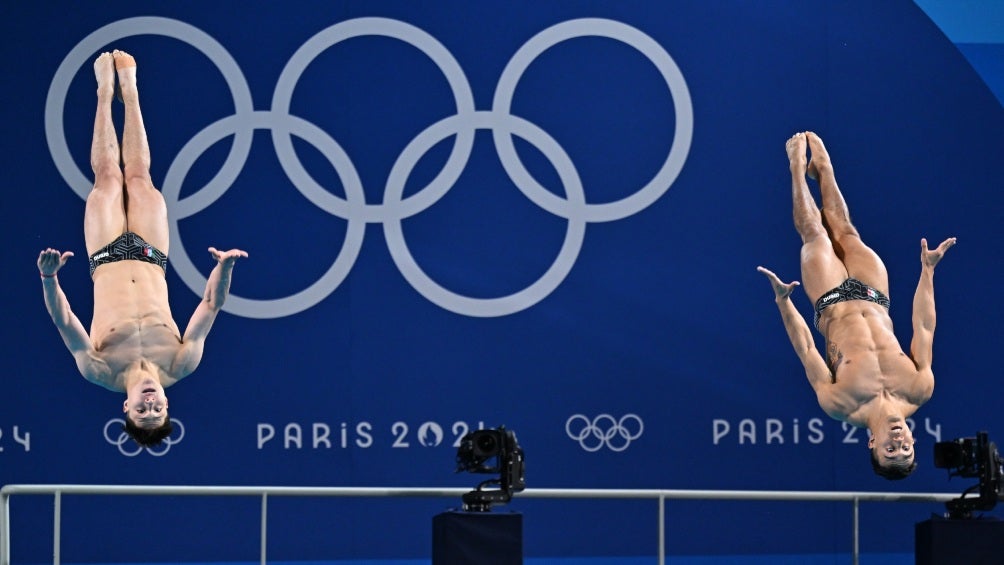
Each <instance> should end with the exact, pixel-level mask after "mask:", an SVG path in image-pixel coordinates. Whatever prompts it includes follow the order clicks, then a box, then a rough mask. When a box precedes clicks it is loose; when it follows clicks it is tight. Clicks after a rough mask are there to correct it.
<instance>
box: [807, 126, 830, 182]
mask: <svg viewBox="0 0 1004 565" xmlns="http://www.w3.org/2000/svg"><path fill="white" fill-rule="evenodd" d="M805 137H806V139H807V140H808V142H809V152H810V153H811V154H812V158H811V160H810V161H809V168H808V174H809V178H811V179H814V180H815V179H819V171H820V170H821V169H824V168H830V167H831V166H832V165H831V163H830V154H829V153H827V152H826V147H825V146H824V145H823V140H822V139H820V138H819V136H818V135H816V134H815V133H813V132H811V131H808V132H805Z"/></svg>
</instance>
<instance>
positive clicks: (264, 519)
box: [261, 492, 268, 565]
mask: <svg viewBox="0 0 1004 565" xmlns="http://www.w3.org/2000/svg"><path fill="white" fill-rule="evenodd" d="M267 540H268V493H267V492H263V493H261V565H265V547H266V542H267Z"/></svg>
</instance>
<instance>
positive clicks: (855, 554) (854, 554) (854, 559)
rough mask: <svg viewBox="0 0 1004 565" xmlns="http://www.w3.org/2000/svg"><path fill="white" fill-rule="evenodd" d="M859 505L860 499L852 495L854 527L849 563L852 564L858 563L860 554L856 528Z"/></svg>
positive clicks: (857, 525)
mask: <svg viewBox="0 0 1004 565" xmlns="http://www.w3.org/2000/svg"><path fill="white" fill-rule="evenodd" d="M859 506H860V499H859V498H858V497H856V496H855V497H854V518H853V520H852V523H853V526H852V527H853V528H854V535H853V540H854V541H853V544H852V545H853V547H852V549H851V563H853V564H854V565H858V562H859V560H860V555H861V548H860V546H859V545H858V542H859V529H858V527H859V525H860V523H859V518H858V507H859Z"/></svg>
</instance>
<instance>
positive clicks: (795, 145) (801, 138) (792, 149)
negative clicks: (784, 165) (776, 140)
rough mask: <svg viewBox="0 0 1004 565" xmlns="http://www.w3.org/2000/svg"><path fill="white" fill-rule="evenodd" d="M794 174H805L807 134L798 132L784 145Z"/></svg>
mask: <svg viewBox="0 0 1004 565" xmlns="http://www.w3.org/2000/svg"><path fill="white" fill-rule="evenodd" d="M784 148H785V150H786V151H787V152H788V162H789V163H790V166H791V172H792V173H800V174H804V173H805V134H804V133H802V132H798V133H796V134H795V135H793V136H791V137H790V138H788V141H787V143H785V144H784Z"/></svg>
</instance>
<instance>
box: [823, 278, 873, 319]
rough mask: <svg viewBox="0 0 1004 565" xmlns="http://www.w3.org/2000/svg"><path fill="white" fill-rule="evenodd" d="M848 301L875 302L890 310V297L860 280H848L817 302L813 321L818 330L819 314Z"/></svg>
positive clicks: (824, 294) (825, 293)
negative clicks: (838, 303)
mask: <svg viewBox="0 0 1004 565" xmlns="http://www.w3.org/2000/svg"><path fill="white" fill-rule="evenodd" d="M848 300H864V301H866V302H874V303H875V304H878V305H879V306H883V307H885V309H886V310H888V309H889V297H888V296H886V295H884V294H882V292H881V291H879V290H875V289H874V288H872V287H870V286H868V285H866V284H865V283H863V282H861V281H859V280H858V279H853V278H851V279H847V280H846V281H844V282H842V283H840V286H838V287H837V288H835V289H833V290H831V291H829V292H824V293H823V295H822V296H820V297H819V300H817V301H816V315H815V316H814V319H813V320H812V323H813V324H815V326H816V329H817V330H818V329H819V314H820V313H821V312H822V311H823V310H826V309H827V308H829V307H830V306H833V305H834V304H836V303H837V302H847V301H848Z"/></svg>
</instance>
